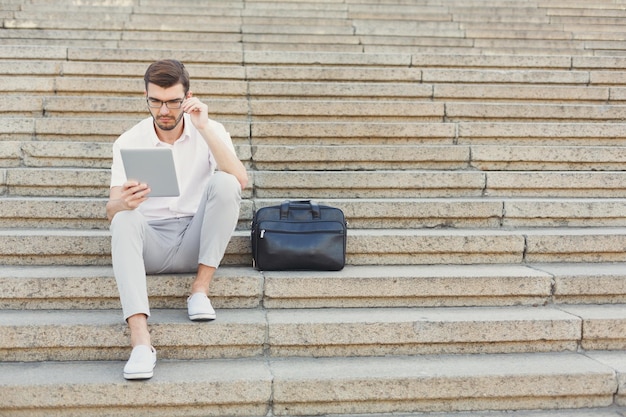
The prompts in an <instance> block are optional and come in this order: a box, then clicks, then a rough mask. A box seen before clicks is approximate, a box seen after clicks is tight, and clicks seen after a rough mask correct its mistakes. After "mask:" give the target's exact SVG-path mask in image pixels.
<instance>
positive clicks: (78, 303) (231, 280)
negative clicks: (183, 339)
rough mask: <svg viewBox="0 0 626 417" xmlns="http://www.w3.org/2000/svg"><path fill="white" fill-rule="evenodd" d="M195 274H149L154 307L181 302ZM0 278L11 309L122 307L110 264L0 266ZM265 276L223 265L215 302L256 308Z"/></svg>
mask: <svg viewBox="0 0 626 417" xmlns="http://www.w3.org/2000/svg"><path fill="white" fill-rule="evenodd" d="M193 279H194V274H160V275H150V276H148V288H149V289H148V291H149V294H150V305H151V306H152V308H156V309H158V308H161V309H173V308H184V307H185V299H186V297H187V296H188V295H189V289H190V287H191V283H192V281H193ZM0 280H1V281H2V282H3V284H6V289H7V291H6V292H5V293H4V296H3V297H2V301H1V302H0V307H1V308H3V309H10V310H38V309H54V310H59V309H61V310H62V309H66V310H68V309H70V310H74V309H75V310H107V309H117V310H119V309H120V307H121V306H120V303H119V294H118V291H117V286H116V283H115V278H114V275H113V270H112V268H111V267H110V266H94V265H88V266H67V265H59V266H54V265H52V266H41V267H33V266H16V267H11V266H4V267H2V268H0ZM262 298H263V276H262V274H261V273H260V272H259V271H256V270H254V269H253V268H252V267H249V266H248V267H235V266H223V267H220V268H219V270H218V271H217V273H216V276H215V278H214V279H213V281H212V283H211V301H212V303H213V305H214V306H215V307H216V308H238V309H245V308H248V309H254V308H258V307H260V306H261V303H262Z"/></svg>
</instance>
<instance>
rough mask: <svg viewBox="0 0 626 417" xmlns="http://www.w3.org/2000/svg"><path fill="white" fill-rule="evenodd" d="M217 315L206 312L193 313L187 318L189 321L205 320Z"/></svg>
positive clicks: (213, 318)
mask: <svg viewBox="0 0 626 417" xmlns="http://www.w3.org/2000/svg"><path fill="white" fill-rule="evenodd" d="M216 317H217V315H215V314H207V313H200V314H193V315H190V316H189V320H191V321H202V320H204V321H206V320H215V318H216Z"/></svg>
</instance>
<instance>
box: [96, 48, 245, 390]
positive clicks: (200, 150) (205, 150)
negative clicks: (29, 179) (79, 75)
mask: <svg viewBox="0 0 626 417" xmlns="http://www.w3.org/2000/svg"><path fill="white" fill-rule="evenodd" d="M144 81H145V96H146V102H147V107H148V110H149V111H150V115H151V117H148V118H147V119H144V120H143V121H141V122H139V123H138V124H137V125H135V126H134V127H132V128H131V129H129V130H128V131H127V132H125V133H124V134H122V135H121V136H120V137H119V138H118V139H117V140H116V141H115V143H114V144H113V165H112V166H111V189H110V194H109V200H108V202H107V205H106V212H107V217H108V219H109V221H110V222H111V228H110V229H111V257H112V262H113V273H114V275H115V279H116V282H117V286H118V290H119V293H120V300H121V303H122V310H123V314H124V319H125V320H126V322H127V324H128V327H129V329H130V339H131V345H132V347H133V349H132V352H131V355H130V359H129V360H128V362H127V363H126V365H125V367H124V377H125V378H126V379H147V378H151V377H152V375H153V370H154V366H155V364H156V350H155V349H154V348H153V347H152V344H151V341H150V333H149V332H148V322H147V321H148V317H149V316H150V309H149V304H148V294H147V289H146V287H147V286H146V274H147V273H149V274H156V273H181V272H197V275H196V277H195V280H194V281H193V283H192V286H191V295H190V296H189V298H188V299H187V308H188V315H189V318H190V319H191V320H212V319H215V311H214V310H213V307H212V305H211V301H210V300H209V298H208V297H207V294H208V291H209V284H210V282H211V280H212V278H213V274H214V273H215V270H216V269H217V267H218V266H219V263H220V262H221V260H222V258H223V256H224V252H225V250H226V246H227V245H228V242H229V241H230V238H231V235H232V233H233V231H234V229H235V226H236V224H237V220H238V217H239V205H240V201H241V190H242V189H244V188H245V186H246V184H247V181H248V177H247V172H246V169H245V167H244V165H243V164H242V163H241V161H240V160H239V159H238V158H237V155H236V154H235V150H234V146H233V143H232V140H231V138H230V135H229V134H228V132H226V130H225V129H224V127H223V126H222V125H221V124H220V123H218V122H216V121H213V120H211V119H209V116H208V106H207V105H206V104H204V103H202V102H201V101H200V100H198V98H196V97H194V96H193V94H192V92H191V91H190V90H189V74H188V72H187V70H186V69H185V67H184V65H183V64H182V63H180V62H179V61H176V60H162V61H158V62H155V63H153V64H152V65H150V66H149V67H148V69H147V71H146V73H145V75H144ZM153 147H166V148H170V149H172V152H173V155H174V161H175V165H176V172H177V177H178V183H179V189H180V195H179V196H178V197H152V198H151V197H150V184H141V183H138V182H136V181H130V180H128V179H127V178H126V175H125V173H124V168H123V164H122V160H121V155H120V149H122V148H153Z"/></svg>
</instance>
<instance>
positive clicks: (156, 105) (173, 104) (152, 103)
mask: <svg viewBox="0 0 626 417" xmlns="http://www.w3.org/2000/svg"><path fill="white" fill-rule="evenodd" d="M146 101H147V102H148V107H151V108H153V109H160V108H161V106H163V104H165V107H167V108H168V109H170V110H175V109H180V108H181V107H182V106H183V101H184V100H183V99H180V98H179V99H176V100H170V101H161V100H157V99H156V98H152V97H148V99H146Z"/></svg>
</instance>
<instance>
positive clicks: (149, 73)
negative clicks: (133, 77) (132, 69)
mask: <svg viewBox="0 0 626 417" xmlns="http://www.w3.org/2000/svg"><path fill="white" fill-rule="evenodd" d="M143 80H144V81H145V83H146V91H147V90H148V83H152V84H156V85H158V86H159V87H162V88H170V87H173V86H175V85H176V84H182V85H183V88H184V90H185V94H187V92H188V91H189V73H188V72H187V69H186V68H185V66H184V65H183V63H182V62H180V61H177V60H175V59H163V60H161V61H156V62H154V63H152V64H151V65H150V66H149V67H148V69H147V70H146V73H145V74H144V76H143Z"/></svg>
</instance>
